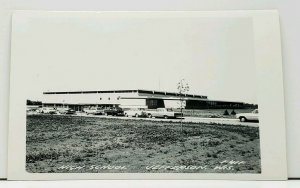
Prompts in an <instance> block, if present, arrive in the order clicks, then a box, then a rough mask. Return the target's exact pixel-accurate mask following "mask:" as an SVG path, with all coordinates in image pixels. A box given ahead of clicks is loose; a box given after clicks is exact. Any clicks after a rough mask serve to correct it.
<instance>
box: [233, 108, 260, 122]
mask: <svg viewBox="0 0 300 188" xmlns="http://www.w3.org/2000/svg"><path fill="white" fill-rule="evenodd" d="M236 118H238V119H239V120H240V121H241V122H245V121H259V114H258V109H255V110H253V111H252V112H250V113H240V114H236Z"/></svg>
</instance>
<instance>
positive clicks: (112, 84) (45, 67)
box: [12, 13, 257, 103]
mask: <svg viewBox="0 0 300 188" xmlns="http://www.w3.org/2000/svg"><path fill="white" fill-rule="evenodd" d="M13 38H14V40H15V41H16V43H17V44H18V45H17V46H15V48H14V49H16V50H15V51H14V52H13V53H12V54H13V57H12V58H13V59H14V63H26V69H27V70H24V71H25V72H26V77H25V78H24V79H25V80H26V82H27V83H29V87H28V90H27V91H26V92H27V95H28V98H29V99H40V98H41V95H42V92H43V91H73V90H108V89H149V90H159V80H160V90H164V91H176V84H177V82H178V81H179V80H180V79H182V78H185V79H186V80H187V82H188V83H189V85H190V92H189V93H192V94H199V95H207V96H208V98H209V99H216V100H230V101H243V102H250V103H256V102H257V100H256V80H255V63H254V49H253V28H252V20H251V19H250V18H230V17H228V18H218V17H214V18H203V17H202V18H201V17H199V18H184V17H178V18H174V17H171V18H167V17H165V18H163V17H162V18H157V17H153V18H151V17H148V18H127V17H126V16H122V17H115V18H109V16H108V17H106V16H101V14H89V16H86V15H85V14H84V13H82V14H76V15H72V14H59V13H56V14H54V13H52V14H46V15H43V14H42V15H38V16H28V17H24V18H22V19H20V20H17V21H16V22H15V25H14V32H13Z"/></svg>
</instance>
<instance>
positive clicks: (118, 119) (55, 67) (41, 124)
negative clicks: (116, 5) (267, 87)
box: [12, 12, 262, 174]
mask: <svg viewBox="0 0 300 188" xmlns="http://www.w3.org/2000/svg"><path fill="white" fill-rule="evenodd" d="M21 15H22V17H21V16H18V17H16V16H15V19H14V22H13V32H14V33H17V34H16V35H14V36H13V39H12V40H13V41H12V54H13V55H12V61H13V62H18V63H19V65H20V64H22V63H25V62H26V65H25V64H23V65H22V66H19V67H17V66H14V65H13V67H12V68H13V69H14V70H15V71H14V72H12V82H13V81H14V78H15V77H16V75H17V74H18V72H21V71H22V72H23V74H24V75H26V76H23V80H22V83H24V85H23V87H24V88H26V89H23V91H24V94H23V95H25V96H23V97H22V99H24V100H23V101H20V102H19V103H20V104H23V105H25V106H26V108H21V109H18V112H19V113H24V117H26V125H22V126H25V127H26V128H25V129H26V131H25V132H26V133H25V135H26V139H25V140H26V141H25V142H26V146H25V148H24V152H25V154H26V156H24V157H25V158H24V160H25V164H24V165H25V170H26V172H27V173H29V174H41V173H42V174H43V173H47V174H48V173H49V174H64V173H68V174H72V173H75V174H78V173H79V174H80V173H89V174H90V173H91V174H96V173H98V174H101V173H105V174H107V173H108V174H114V173H117V174H122V173H123V174H126V173H141V174H147V173H150V174H165V173H167V174H182V173H184V174H261V173H262V162H261V132H260V128H261V126H262V125H261V115H260V114H261V113H260V102H259V100H258V89H259V87H258V85H257V83H258V82H259V81H258V80H257V79H258V72H257V70H258V66H257V65H256V57H255V54H256V49H255V44H254V38H255V36H254V26H253V19H252V18H251V17H249V16H230V15H226V14H225V16H218V15H217V14H216V15H212V16H210V15H209V14H208V15H207V16H197V13H191V14H185V13H184V12H173V13H172V12H171V13H169V14H167V13H160V12H153V13H149V12H148V13H145V12H137V13H130V12H115V13H109V12H106V13H101V12H100V13H77V14H72V13H67V12H65V13H59V12H56V13H55V12H48V13H39V12H37V13H35V14H26V13H25V14H21ZM14 54H18V55H14ZM22 67H23V68H22ZM21 69H23V70H21ZM16 70H18V71H16ZM19 87H20V86H19ZM12 90H13V92H14V89H12ZM25 90H26V91H25ZM16 91H17V90H16ZM14 93H16V92H14ZM22 111H23V112H22ZM20 126H21V125H20Z"/></svg>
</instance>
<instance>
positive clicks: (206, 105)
mask: <svg viewBox="0 0 300 188" xmlns="http://www.w3.org/2000/svg"><path fill="white" fill-rule="evenodd" d="M181 101H184V102H183V104H184V107H185V108H186V109H210V108H228V109H238V108H246V107H247V104H246V103H243V102H231V101H216V100H209V99H208V98H207V96H203V95H191V94H183V95H181V96H180V95H179V94H178V93H175V92H163V91H151V90H107V91H69V92H44V93H43V100H42V103H43V106H45V107H69V108H72V109H74V110H76V111H82V110H83V108H86V107H91V106H98V107H120V108H123V109H130V108H148V109H156V108H180V106H181Z"/></svg>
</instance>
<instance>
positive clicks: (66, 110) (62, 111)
mask: <svg viewBox="0 0 300 188" xmlns="http://www.w3.org/2000/svg"><path fill="white" fill-rule="evenodd" d="M56 110H57V111H58V112H59V113H60V114H75V113H76V111H75V110H73V109H71V108H64V107H63V108H57V109H56Z"/></svg>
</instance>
